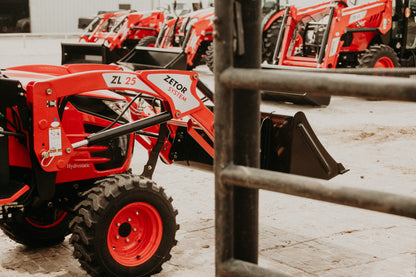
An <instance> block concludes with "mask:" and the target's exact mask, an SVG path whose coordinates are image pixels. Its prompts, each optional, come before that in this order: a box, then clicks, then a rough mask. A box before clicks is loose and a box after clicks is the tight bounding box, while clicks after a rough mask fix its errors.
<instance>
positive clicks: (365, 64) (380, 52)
mask: <svg viewBox="0 0 416 277" xmlns="http://www.w3.org/2000/svg"><path fill="white" fill-rule="evenodd" d="M381 57H388V58H390V59H391V60H392V62H393V63H394V65H395V67H400V63H399V58H398V57H397V54H396V52H395V51H394V50H393V48H391V47H390V46H388V45H385V44H375V45H371V46H370V47H368V48H367V49H366V50H365V51H364V53H363V54H362V55H361V56H360V57H359V58H358V66H357V68H373V67H374V64H375V62H376V61H377V60H378V59H380V58H381Z"/></svg>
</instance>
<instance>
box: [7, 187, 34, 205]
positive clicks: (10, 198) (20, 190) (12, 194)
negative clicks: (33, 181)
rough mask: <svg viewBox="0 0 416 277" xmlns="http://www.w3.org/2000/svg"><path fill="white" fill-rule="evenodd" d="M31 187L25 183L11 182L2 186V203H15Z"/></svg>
mask: <svg viewBox="0 0 416 277" xmlns="http://www.w3.org/2000/svg"><path fill="white" fill-rule="evenodd" d="M29 189H30V187H29V186H28V185H25V184H23V183H20V184H13V185H11V184H10V185H8V186H5V187H2V189H1V193H0V205H6V204H10V203H13V202H14V201H16V200H17V199H19V197H20V196H22V195H23V194H25V193H26V192H27V191H28V190H29Z"/></svg>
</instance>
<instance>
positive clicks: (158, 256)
mask: <svg viewBox="0 0 416 277" xmlns="http://www.w3.org/2000/svg"><path fill="white" fill-rule="evenodd" d="M84 197H85V200H83V201H82V202H81V203H80V204H78V205H77V206H76V208H75V212H76V215H75V217H74V219H73V220H72V221H71V223H70V228H71V231H72V237H71V239H70V242H71V243H72V244H73V245H74V256H75V257H76V258H77V259H78V260H79V262H80V264H81V266H82V268H84V269H85V270H86V271H87V272H88V273H89V274H90V275H92V276H150V275H152V274H156V273H158V272H160V271H161V270H162V264H163V263H164V262H166V261H168V260H169V259H170V257H171V256H170V251H171V249H172V247H173V246H175V245H176V242H177V241H176V240H175V234H176V231H177V230H178V229H179V225H177V224H176V215H177V211H176V210H175V209H174V208H173V206H172V198H168V197H167V196H166V194H165V193H164V190H163V189H162V188H160V187H157V186H156V184H155V183H154V182H153V181H151V180H150V179H147V178H145V177H142V176H138V175H133V174H130V173H126V174H118V175H113V176H109V177H106V178H105V179H102V180H100V181H98V182H97V183H96V186H95V187H94V188H92V189H91V190H89V191H87V192H86V193H84Z"/></svg>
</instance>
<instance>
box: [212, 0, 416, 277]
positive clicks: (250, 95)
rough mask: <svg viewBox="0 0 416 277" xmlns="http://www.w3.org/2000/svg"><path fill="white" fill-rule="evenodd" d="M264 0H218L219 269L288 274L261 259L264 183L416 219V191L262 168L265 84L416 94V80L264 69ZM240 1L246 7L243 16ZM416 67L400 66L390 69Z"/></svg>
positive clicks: (222, 272)
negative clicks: (238, 41) (238, 21)
mask: <svg viewBox="0 0 416 277" xmlns="http://www.w3.org/2000/svg"><path fill="white" fill-rule="evenodd" d="M260 2H261V1H259V0H257V1H250V2H249V1H235V0H225V1H223V0H221V1H220V0H217V1H215V8H216V18H217V20H216V25H215V33H216V36H215V40H214V41H215V43H214V49H215V60H216V61H217V62H216V63H215V72H216V73H215V100H216V107H215V109H216V110H215V116H216V117H215V125H214V127H215V136H216V139H217V143H216V144H215V157H216V158H215V162H216V163H215V197H216V203H215V208H216V215H215V216H216V231H215V233H216V252H215V253H216V258H215V263H216V276H255V277H257V276H258V277H260V276H287V275H286V274H285V273H282V272H275V271H271V270H269V269H265V268H262V267H259V266H257V262H258V231H259V229H258V199H259V197H258V193H259V189H265V190H269V191H274V192H280V193H285V194H290V195H296V196H301V197H307V198H311V199H316V200H321V201H326V202H332V203H336V204H342V205H347V206H353V207H359V208H363V209H368V210H374V211H379V212H384V213H389V214H395V215H400V216H406V217H411V218H416V198H414V197H407V196H400V195H396V194H392V193H384V192H378V191H373V190H364V189H358V188H348V186H342V185H334V184H333V183H332V184H331V185H330V186H329V185H328V184H327V183H325V182H324V181H323V182H322V181H318V180H316V179H313V178H306V177H300V176H291V175H288V174H284V173H275V172H271V171H267V170H260V169H258V168H259V167H260V157H259V155H258V152H257V151H256V149H258V146H259V145H260V140H259V138H258V136H252V135H250V134H253V133H255V132H256V130H257V129H258V127H259V125H258V124H259V120H258V116H259V107H260V93H259V90H279V91H285V92H299V91H308V92H309V93H311V94H314V95H319V94H321V95H343V96H357V97H378V98H384V99H392V100H393V99H394V100H406V101H416V82H415V81H414V80H410V79H404V78H394V77H392V78H385V77H369V76H356V75H354V76H350V75H347V74H337V73H334V74H317V73H316V72H304V71H284V70H280V71H279V70H277V71H271V70H264V69H260V55H261V47H260V43H259V42H260V39H253V38H259V37H260V22H259V21H258V20H257V19H258V18H260ZM236 5H241V7H242V8H241V13H240V14H237V15H235V14H234V7H235V6H236ZM232 15H234V16H232ZM239 17H241V18H242V19H243V20H242V22H243V23H244V25H243V28H244V32H240V33H238V35H240V36H242V37H243V39H242V40H243V41H244V49H245V51H244V53H241V55H235V54H234V51H233V35H234V33H235V30H234V20H235V18H239ZM244 19H250V20H244ZM253 19H254V20H253ZM415 72H416V71H415V69H403V70H397V69H395V70H390V71H389V72H388V74H389V75H394V74H395V73H398V75H406V74H408V75H411V74H414V73H415ZM344 73H351V72H345V71H344ZM361 73H363V74H378V73H381V74H383V73H386V71H385V70H383V71H379V72H378V73H377V71H375V70H372V71H371V72H369V71H366V72H361ZM386 87H388V89H386ZM230 107H231V108H230ZM247 138H249V139H247ZM247 141H250V144H248V143H247ZM255 145H257V147H256V146H255ZM247 161H248V162H247Z"/></svg>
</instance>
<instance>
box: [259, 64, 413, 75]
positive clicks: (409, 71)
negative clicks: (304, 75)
mask: <svg viewBox="0 0 416 277" xmlns="http://www.w3.org/2000/svg"><path fill="white" fill-rule="evenodd" d="M261 68H263V69H271V70H291V71H302V72H313V73H341V74H356V75H385V76H396V77H399V76H401V77H409V76H412V75H415V76H416V68H414V67H395V68H333V69H329V68H311V67H299V66H286V65H272V64H263V65H262V66H261Z"/></svg>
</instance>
